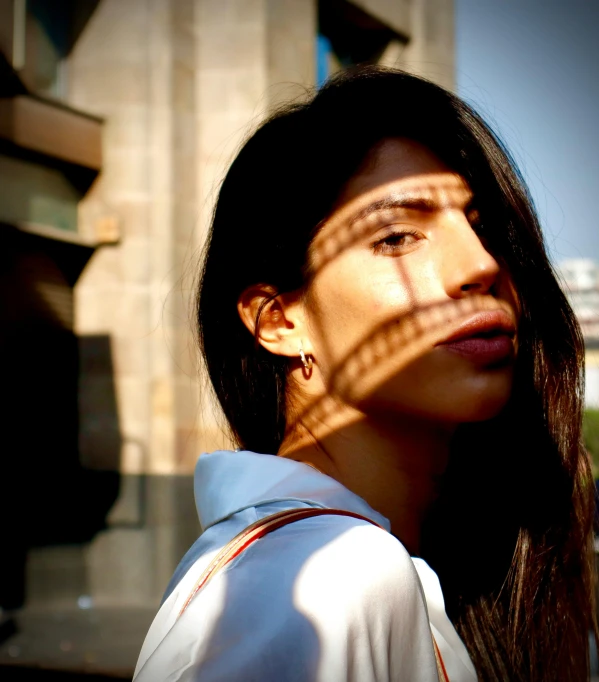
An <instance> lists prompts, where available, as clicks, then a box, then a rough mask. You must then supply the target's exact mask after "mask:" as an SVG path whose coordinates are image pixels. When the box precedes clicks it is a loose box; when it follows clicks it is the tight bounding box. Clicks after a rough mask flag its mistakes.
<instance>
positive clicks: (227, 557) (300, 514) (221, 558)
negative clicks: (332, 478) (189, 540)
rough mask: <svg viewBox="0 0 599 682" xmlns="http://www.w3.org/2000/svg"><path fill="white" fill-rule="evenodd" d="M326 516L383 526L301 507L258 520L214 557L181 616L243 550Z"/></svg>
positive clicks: (337, 512) (339, 512)
mask: <svg viewBox="0 0 599 682" xmlns="http://www.w3.org/2000/svg"><path fill="white" fill-rule="evenodd" d="M325 514H334V515H335V516H351V517H353V518H354V519H360V520H362V521H368V523H371V524H372V525H374V526H378V527H379V528H382V526H381V525H379V524H378V523H375V522H374V521H372V520H371V519H369V518H367V517H366V516H362V515H361V514H355V513H354V512H350V511H345V510H344V509H317V508H314V507H300V508H298V509H285V510H284V511H281V512H277V513H276V514H271V515H270V516H265V517H264V518H262V519H258V520H257V521H255V522H254V523H252V524H251V525H250V526H248V527H247V528H244V529H243V530H242V531H241V533H238V534H237V535H236V536H235V537H234V538H233V539H232V540H231V541H230V542H229V543H228V544H227V545H225V547H223V548H222V550H221V551H220V552H219V553H218V554H217V555H216V557H214V559H213V560H212V561H211V562H210V564H209V565H208V567H207V568H206V569H205V570H204V572H203V573H202V575H201V576H200V577H199V578H198V580H197V581H196V583H195V585H194V587H193V589H192V590H191V593H190V594H189V597H187V600H186V601H185V604H183V608H182V609H181V611H180V612H179V616H181V615H182V614H183V612H184V611H185V610H186V609H187V607H188V606H189V604H190V603H191V600H192V599H193V598H194V597H195V596H196V594H197V593H198V592H199V591H200V590H201V589H202V587H204V585H205V584H206V583H207V582H208V581H209V580H210V579H211V578H212V576H213V575H214V574H215V573H216V572H217V571H218V570H219V569H221V568H223V567H224V566H226V565H227V564H228V563H229V562H231V561H233V559H235V557H236V556H238V555H239V554H241V552H243V550H244V549H246V548H247V547H249V546H250V545H251V544H252V543H253V542H255V541H256V540H259V539H260V538H262V537H264V536H265V535H267V534H268V533H272V531H273V530H277V528H281V526H286V525H287V524H289V523H293V522H294V521H301V520H302V519H308V518H311V517H312V516H323V515H325Z"/></svg>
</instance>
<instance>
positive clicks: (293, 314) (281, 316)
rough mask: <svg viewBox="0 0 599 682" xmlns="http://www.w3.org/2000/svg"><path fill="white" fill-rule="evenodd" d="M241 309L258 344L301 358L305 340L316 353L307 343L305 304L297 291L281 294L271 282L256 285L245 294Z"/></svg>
mask: <svg viewBox="0 0 599 682" xmlns="http://www.w3.org/2000/svg"><path fill="white" fill-rule="evenodd" d="M237 311H238V312H239V316H240V317H241V321H242V322H243V323H244V324H245V326H246V327H247V328H248V329H249V331H250V333H251V334H252V335H253V336H254V337H256V338H257V340H258V343H259V344H260V345H261V346H262V347H263V348H266V350H268V351H270V352H271V353H274V354H275V355H285V356H287V357H297V356H298V355H299V347H300V345H301V344H302V343H303V344H304V349H305V352H306V353H311V352H312V350H311V347H309V344H308V343H307V341H308V339H307V334H306V328H305V315H304V307H303V304H302V302H301V296H300V295H299V294H298V293H297V292H292V293H287V294H277V293H276V289H275V288H274V287H272V286H270V285H267V284H264V285H262V284H256V285H254V286H251V287H248V288H247V289H246V290H245V291H244V292H243V293H242V294H241V296H240V297H239V300H238V301H237ZM258 318H259V319H258Z"/></svg>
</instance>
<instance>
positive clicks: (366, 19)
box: [316, 0, 406, 87]
mask: <svg viewBox="0 0 599 682" xmlns="http://www.w3.org/2000/svg"><path fill="white" fill-rule="evenodd" d="M405 43H406V39H405V37H404V36H400V35H399V34H398V33H396V32H395V31H394V30H393V29H391V28H390V27H389V26H387V25H386V24H384V23H383V22H381V21H379V20H378V19H376V18H375V17H373V16H372V15H370V14H368V13H367V12H365V11H364V10H362V9H361V8H359V7H358V6H356V5H354V4H352V3H351V2H347V1H346V0H320V2H319V3H318V37H317V40H316V50H317V52H316V83H317V85H318V87H320V86H321V85H322V84H323V83H324V81H325V80H326V79H327V78H328V77H329V76H330V75H332V74H333V73H335V72H336V71H339V70H340V69H344V68H347V67H350V66H355V65H358V64H376V63H378V62H379V61H381V59H382V58H383V56H384V54H385V52H386V51H387V50H388V49H389V47H390V46H391V45H397V44H402V45H404V44H405Z"/></svg>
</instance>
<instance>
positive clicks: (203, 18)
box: [0, 0, 454, 677]
mask: <svg viewBox="0 0 599 682" xmlns="http://www.w3.org/2000/svg"><path fill="white" fill-rule="evenodd" d="M453 40H454V34H453V0H354V1H353V2H346V1H344V0H320V2H318V1H317V0H126V1H123V0H52V1H50V0H0V187H1V188H2V191H1V195H0V240H1V246H0V259H1V262H2V271H1V278H0V282H1V289H0V297H1V306H2V311H3V312H2V315H3V317H2V334H1V338H0V344H1V347H0V362H2V365H3V377H4V378H5V381H4V395H5V398H6V400H7V406H6V407H5V409H4V417H5V426H4V429H3V446H4V447H3V451H4V457H3V463H2V467H3V476H2V490H1V491H0V499H2V507H1V510H2V521H1V523H2V524H3V529H4V530H3V533H4V537H5V538H7V541H6V542H5V543H4V544H3V561H2V562H0V606H2V607H3V608H4V609H5V610H9V611H13V610H15V609H17V616H16V618H17V621H18V625H19V627H20V628H21V631H22V632H21V634H20V635H19V634H17V635H14V634H13V635H11V636H8V635H10V634H11V627H12V626H9V625H6V622H8V621H7V620H6V618H5V621H6V622H5V623H4V625H3V624H2V622H0V637H2V633H4V636H5V642H4V644H1V645H0V662H2V661H4V662H6V661H9V662H10V661H11V660H12V661H13V662H21V663H24V664H25V663H31V662H32V661H36V660H40V661H41V660H42V659H43V660H46V659H47V658H48V657H50V658H51V659H52V661H53V665H54V666H57V665H58V666H62V665H64V666H71V667H77V666H79V667H81V666H84V667H85V666H87V669H90V670H91V669H94V668H101V667H104V668H106V667H108V668H111V670H112V672H113V673H114V674H116V673H115V670H117V671H119V670H120V671H124V672H123V674H124V675H125V677H126V676H127V674H130V670H129V668H128V667H127V666H130V663H131V660H130V659H131V650H137V649H138V648H139V645H140V642H141V640H140V638H141V637H142V636H143V634H144V631H145V628H146V626H147V622H148V620H149V618H151V616H152V614H153V612H154V611H155V609H156V607H157V605H158V603H159V599H160V596H161V594H162V591H163V589H164V587H165V585H166V583H167V581H168V578H169V577H170V575H171V572H172V570H173V569H174V567H175V565H176V564H177V563H178V561H179V559H180V558H181V556H182V554H183V553H184V551H185V550H186V549H187V547H188V546H189V545H190V544H191V542H192V541H193V540H194V539H195V537H196V535H197V533H198V530H199V528H198V523H197V519H196V514H195V509H194V502H193V493H192V487H191V482H190V475H191V473H192V470H193V466H194V463H195V460H196V458H197V456H198V454H199V453H200V452H202V451H205V450H211V449H214V448H216V447H219V446H221V445H223V444H225V442H226V441H225V439H224V437H223V435H222V432H221V429H220V427H219V423H218V419H217V418H216V417H215V416H214V415H215V412H214V410H213V409H212V407H211V405H210V400H209V397H208V396H209V393H208V391H207V390H205V389H204V388H203V384H202V381H200V380H199V378H198V364H197V354H196V348H195V341H194V333H193V325H194V322H193V314H192V310H191V300H192V296H193V285H194V279H195V276H196V272H197V264H198V259H199V249H200V248H201V245H202V240H203V237H204V234H205V231H206V229H207V225H208V220H209V216H210V212H211V206H212V201H213V198H214V194H215V191H216V188H217V186H218V181H219V180H220V179H221V178H222V176H223V173H224V171H225V169H226V167H227V163H228V162H229V161H230V159H231V157H232V154H234V152H235V150H236V149H237V148H238V145H239V144H240V142H241V140H242V139H243V138H244V136H245V135H246V133H247V132H248V130H249V129H250V128H251V127H252V126H253V125H255V124H256V123H257V122H259V120H260V119H261V117H262V116H263V115H264V114H265V113H266V112H268V110H269V109H270V108H272V107H273V106H274V105H275V104H277V103H278V102H280V101H281V100H282V99H286V98H289V97H295V96H297V95H298V94H301V93H302V88H305V87H306V86H307V87H312V86H314V85H315V84H318V83H319V82H320V81H322V80H323V79H324V78H325V77H326V76H327V75H328V74H330V73H331V72H332V71H334V70H336V69H340V68H344V67H345V66H348V65H351V64H355V63H361V62H382V63H385V64H390V65H396V66H400V67H403V68H406V69H408V70H411V71H413V72H416V73H419V74H421V75H425V76H427V77H429V78H430V79H432V80H434V81H436V82H438V83H440V84H442V85H445V86H447V87H449V88H452V87H453V84H454V80H453V79H454V76H453V71H454V49H453ZM294 84H299V85H300V86H301V87H298V86H297V85H294ZM125 610H128V611H127V612H128V613H129V614H130V617H131V618H132V619H133V620H132V621H131V622H132V623H135V625H134V626H132V628H133V629H134V630H135V628H137V629H136V630H135V633H134V635H131V637H133V639H132V640H131V642H132V643H131V646H130V648H129V649H127V650H126V647H125V648H124V649H123V647H124V644H123V642H124V641H129V640H127V637H128V635H127V634H123V626H121V629H120V630H118V629H117V630H116V632H117V633H118V632H120V633H121V634H120V635H118V637H119V642H118V643H115V642H112V645H111V646H110V647H109V648H110V652H109V654H110V655H109V656H108V658H105V659H102V653H101V651H100V649H98V648H97V646H99V645H97V642H95V640H94V639H93V637H92V636H91V635H89V632H90V627H91V626H90V622H91V621H90V620H89V617H90V616H89V614H90V613H91V612H93V613H94V614H95V616H94V617H100V616H98V614H102V613H104V614H113V616H110V617H114V618H117V619H118V622H119V623H122V622H123V620H122V619H123V618H124V617H125V615H123V614H124V613H125ZM40 613H53V614H56V613H63V614H66V615H64V618H63V619H62V621H60V622H61V623H63V624H64V623H66V624H68V623H70V624H71V625H68V627H72V628H73V629H74V631H77V630H78V631H79V634H78V635H77V636H78V637H79V638H80V639H77V638H76V636H75V635H73V638H74V639H73V641H72V642H71V641H70V640H69V639H68V638H67V639H66V640H65V639H64V637H65V636H66V635H64V633H63V634H60V633H61V630H60V627H61V626H59V625H56V623H55V624H54V626H53V627H51V626H49V627H48V628H46V629H45V630H44V632H46V633H47V634H46V635H44V636H41V637H40V636H37V638H36V642H37V643H32V642H33V640H32V639H31V637H30V639H29V640H28V639H27V632H28V628H29V629H30V628H31V627H34V626H33V625H31V623H34V624H35V623H39V614H40ZM115 614H117V615H115ZM103 617H107V618H108V617H109V615H105V616H103ZM36 618H37V619H38V620H36ZM92 620H93V619H92ZM94 622H96V621H94ZM64 627H67V625H64ZM98 627H99V626H98ZM2 628H4V629H2ZM109 630H110V628H109ZM112 630H114V628H112ZM85 632H87V633H88V635H86V636H87V637H88V639H86V640H85V642H86V644H85V647H87V648H86V650H85V651H83V648H84V645H83V644H81V637H83V634H81V633H85ZM38 635H39V633H38ZM63 635H64V636H63ZM44 637H47V641H46V640H44ZM53 637H54V639H52V638H53ZM60 637H62V639H60ZM114 637H117V635H114V636H113V638H114ZM57 638H58V639H57ZM90 638H91V639H90ZM55 640H56V641H55ZM59 640H60V642H61V643H60V644H57V642H58V641H59ZM65 641H66V642H67V644H66V645H64V646H63V644H64V642H65ZM69 642H70V643H69ZM119 646H120V647H121V648H120V649H119ZM11 647H12V648H11ZM44 647H45V648H44ZM11 652H12V653H11ZM40 652H42V653H40ZM52 652H53V653H52ZM119 652H121V653H119ZM52 656H54V658H52ZM86 656H87V658H86ZM119 656H120V658H119ZM44 657H45V658H44ZM57 661H58V662H57ZM42 662H43V661H42Z"/></svg>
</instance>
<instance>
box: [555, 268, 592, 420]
mask: <svg viewBox="0 0 599 682" xmlns="http://www.w3.org/2000/svg"><path fill="white" fill-rule="evenodd" d="M559 272H560V274H561V276H562V279H563V281H564V284H565V285H566V286H565V288H566V293H567V295H568V299H569V301H570V305H571V306H572V309H573V310H574V313H575V314H576V317H577V318H578V321H579V323H580V326H581V328H582V334H583V336H584V341H585V347H586V353H585V359H586V395H585V402H586V404H587V406H588V407H596V408H598V407H599V263H597V262H596V261H594V260H592V259H590V258H570V259H567V260H564V261H562V262H561V263H560V264H559Z"/></svg>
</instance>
